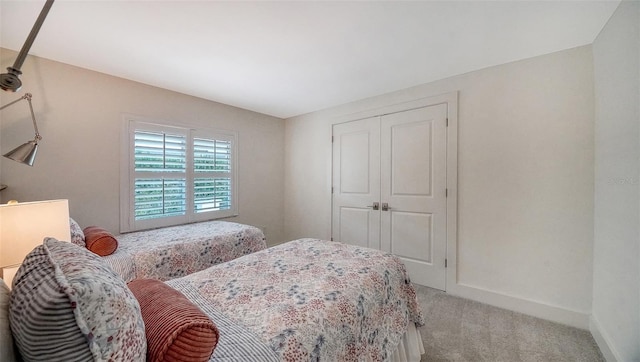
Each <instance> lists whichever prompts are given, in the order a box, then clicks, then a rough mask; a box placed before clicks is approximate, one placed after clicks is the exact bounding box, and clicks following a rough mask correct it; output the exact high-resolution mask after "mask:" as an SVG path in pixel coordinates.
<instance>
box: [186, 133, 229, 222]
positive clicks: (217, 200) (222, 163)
mask: <svg viewBox="0 0 640 362" xmlns="http://www.w3.org/2000/svg"><path fill="white" fill-rule="evenodd" d="M212 136H213V135H212ZM218 138H222V137H218ZM232 146H233V144H232V142H231V141H230V140H223V139H215V138H213V137H212V138H200V137H194V138H193V169H194V173H195V179H194V210H193V211H194V212H195V213H201V212H209V211H215V210H230V209H231V207H232V199H233V193H232V191H233V190H232V184H231V180H232V178H231V175H232V173H231V171H232V167H231V166H232Z"/></svg>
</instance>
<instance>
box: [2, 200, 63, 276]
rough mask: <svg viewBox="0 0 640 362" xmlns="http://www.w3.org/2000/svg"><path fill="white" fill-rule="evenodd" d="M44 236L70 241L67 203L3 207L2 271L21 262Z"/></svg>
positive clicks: (30, 203)
mask: <svg viewBox="0 0 640 362" xmlns="http://www.w3.org/2000/svg"><path fill="white" fill-rule="evenodd" d="M45 237H53V238H56V239H58V240H63V241H69V240H71V236H70V228H69V202H68V200H49V201H37V202H24V203H18V204H11V205H0V268H2V267H7V266H12V265H16V264H20V263H22V260H23V259H24V257H25V256H27V254H29V252H31V250H33V248H35V247H36V246H38V245H41V244H42V241H43V239H44V238H45Z"/></svg>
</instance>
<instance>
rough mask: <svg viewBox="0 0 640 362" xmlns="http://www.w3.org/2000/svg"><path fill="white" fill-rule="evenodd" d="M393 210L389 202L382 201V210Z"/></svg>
mask: <svg viewBox="0 0 640 362" xmlns="http://www.w3.org/2000/svg"><path fill="white" fill-rule="evenodd" d="M389 210H391V207H389V204H387V203H386V202H383V203H382V211H389Z"/></svg>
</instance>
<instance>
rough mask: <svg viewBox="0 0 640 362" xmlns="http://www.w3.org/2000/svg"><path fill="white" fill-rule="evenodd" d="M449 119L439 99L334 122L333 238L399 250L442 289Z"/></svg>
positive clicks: (418, 279) (415, 272) (421, 277)
mask: <svg viewBox="0 0 640 362" xmlns="http://www.w3.org/2000/svg"><path fill="white" fill-rule="evenodd" d="M446 119H447V105H446V104H441V105H435V106H429V107H424V108H419V109H414V110H409V111H403V112H398V113H392V114H388V115H384V116H376V117H372V118H367V119H363V120H357V121H352V122H347V123H341V124H337V125H334V126H333V137H334V138H333V210H332V237H333V240H335V241H341V242H344V243H348V244H353V245H360V246H366V247H370V248H375V249H381V250H384V251H387V252H390V253H392V254H394V255H397V256H399V257H400V258H401V259H402V260H403V262H404V263H405V265H406V267H407V271H408V272H409V275H410V277H411V280H412V281H413V282H415V283H417V284H421V285H426V286H429V287H432V288H437V289H442V290H444V289H445V256H446V245H447V235H446V232H447V229H446V226H447V224H446V216H447V213H446V211H447V203H446V196H445V190H446V166H447V165H446V148H447V129H446ZM375 204H377V205H378V206H379V207H378V208H377V209H376V208H375V207H373V206H374V205H375ZM385 205H387V207H386V208H385V207H384V206H385Z"/></svg>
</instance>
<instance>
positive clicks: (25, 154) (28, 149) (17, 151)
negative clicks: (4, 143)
mask: <svg viewBox="0 0 640 362" xmlns="http://www.w3.org/2000/svg"><path fill="white" fill-rule="evenodd" d="M37 152H38V143H37V142H36V141H35V140H34V141H29V142H26V143H23V144H22V145H20V146H18V147H16V148H14V149H13V150H12V151H9V152H7V153H5V154H4V157H6V158H10V159H12V160H14V161H17V162H20V163H24V164H25V165H29V166H33V161H35V160H36V153H37Z"/></svg>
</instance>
